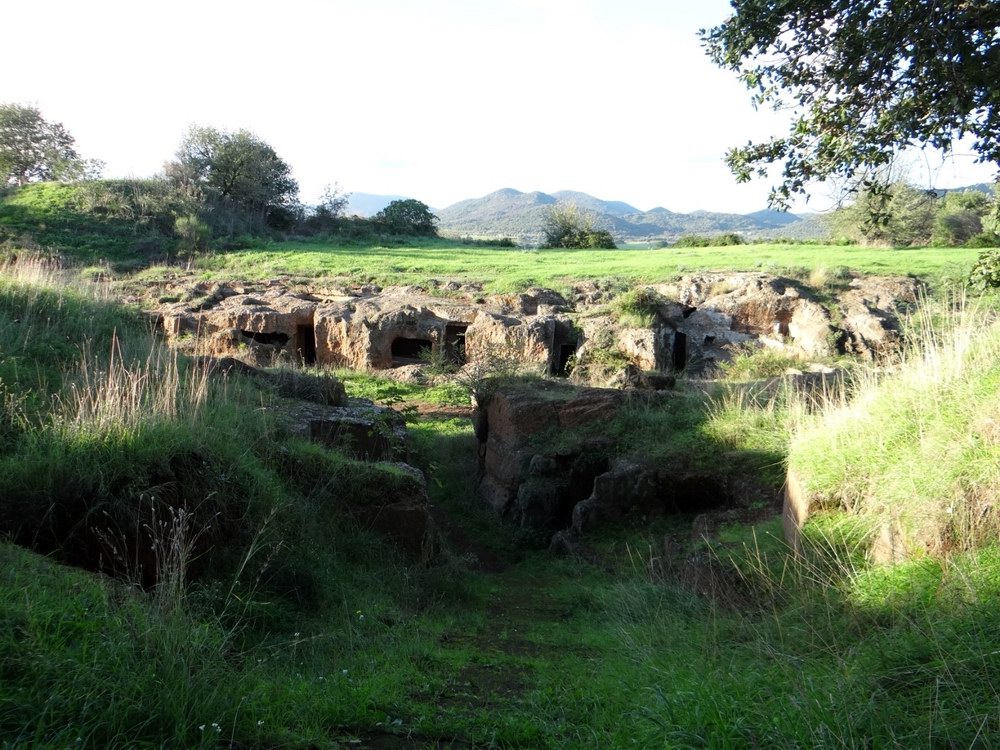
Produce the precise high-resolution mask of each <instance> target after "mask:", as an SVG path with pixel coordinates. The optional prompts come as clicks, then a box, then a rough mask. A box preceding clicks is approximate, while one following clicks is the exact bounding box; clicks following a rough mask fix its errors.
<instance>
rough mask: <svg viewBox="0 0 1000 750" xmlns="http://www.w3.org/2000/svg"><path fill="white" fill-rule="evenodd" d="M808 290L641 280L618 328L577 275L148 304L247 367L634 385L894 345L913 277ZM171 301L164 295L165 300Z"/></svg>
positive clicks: (224, 292) (232, 293) (264, 288)
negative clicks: (532, 282) (767, 355)
mask: <svg viewBox="0 0 1000 750" xmlns="http://www.w3.org/2000/svg"><path fill="white" fill-rule="evenodd" d="M838 283H839V284H840V286H839V288H835V289H833V290H832V291H830V290H827V291H826V292H824V295H823V296H824V299H825V301H824V303H823V304H821V303H820V301H819V298H818V297H817V294H816V293H815V292H813V291H812V290H810V288H809V287H808V286H806V285H804V284H802V283H800V282H797V281H795V280H792V279H788V278H783V277H779V276H775V275H772V274H767V273H761V272H751V273H701V274H693V275H690V276H685V277H683V278H682V279H680V280H679V281H677V282H674V283H672V284H659V285H653V286H650V287H646V294H645V298H646V299H647V300H649V301H650V305H651V307H650V309H649V310H648V311H647V312H648V314H649V315H648V317H649V320H650V323H649V325H647V326H641V327H637V326H635V325H624V324H622V322H620V320H619V316H618V315H617V314H616V313H615V309H614V300H615V297H616V295H617V294H620V291H621V290H620V288H616V287H614V286H613V285H610V284H605V283H596V282H585V283H581V284H578V285H577V286H576V287H575V288H574V293H573V296H572V299H571V300H567V299H565V298H563V297H562V296H561V295H560V294H558V293H557V292H555V291H552V290H549V289H530V290H528V291H526V292H524V293H521V294H498V295H486V294H484V293H483V292H482V290H481V288H479V287H477V286H475V285H468V284H458V283H457V282H447V283H442V282H438V281H431V282H428V284H427V285H426V286H425V287H422V288H417V287H412V286H411V287H395V288H388V289H381V288H379V287H377V286H363V287H357V288H350V289H347V288H343V289H322V290H320V289H313V290H311V291H308V292H307V291H301V290H295V289H292V288H290V287H288V286H286V285H284V284H283V283H281V282H278V281H272V282H267V283H263V284H255V285H250V284H237V283H233V284H197V285H195V286H194V287H192V288H188V289H183V290H182V291H181V292H180V293H178V294H176V295H175V297H179V298H181V299H183V300H185V301H177V302H165V303H162V304H161V305H160V307H159V309H158V310H157V313H156V314H157V317H158V319H159V320H160V322H161V323H162V327H163V330H164V331H165V332H166V334H167V336H168V338H170V339H171V340H172V341H174V342H176V343H181V344H185V345H187V346H189V347H190V348H191V349H192V350H193V351H197V352H199V353H202V354H207V355H213V356H232V357H239V358H240V359H243V360H245V361H247V362H250V363H251V364H272V363H280V362H282V361H287V362H304V363H306V364H317V365H324V366H334V367H348V368H352V369H362V370H379V369H388V368H397V367H405V366H410V365H415V364H420V363H423V362H426V361H428V360H431V361H433V360H437V361H444V362H448V363H450V364H453V365H459V366H460V365H462V364H463V363H464V362H466V361H472V360H477V361H482V360H489V359H497V358H505V359H517V360H519V361H521V362H522V363H523V364H524V365H526V366H528V367H533V368H535V369H536V370H537V371H539V372H548V373H550V374H566V373H567V372H569V371H571V370H575V371H576V378H577V379H578V380H580V381H581V382H597V383H601V384H607V383H612V382H614V383H615V384H616V385H618V386H622V385H624V386H627V387H634V386H636V385H640V386H641V385H642V382H643V381H642V380H641V379H639V380H636V379H635V378H629V377H624V378H623V377H621V376H620V373H621V371H622V369H623V368H624V367H625V366H626V365H630V366H632V367H634V368H637V369H638V370H639V371H640V372H641V373H657V372H673V371H679V370H687V371H689V372H691V373H695V374H697V373H698V372H701V371H709V370H710V369H711V367H712V365H713V364H714V363H716V362H721V361H725V360H726V359H728V358H729V357H731V356H732V353H733V352H734V351H736V350H738V349H739V348H741V347H762V346H763V347H770V348H774V349H778V350H781V351H782V352H784V353H786V354H788V355H789V356H793V357H800V358H802V359H804V360H809V359H815V358H822V357H827V356H830V355H833V354H836V353H855V354H859V355H861V356H864V357H878V356H882V355H885V354H888V353H890V352H892V351H893V350H894V349H895V348H896V347H898V345H899V342H900V334H899V330H900V319H901V317H902V316H904V315H905V314H906V313H907V312H908V310H910V309H912V307H913V306H914V304H915V302H916V299H917V296H918V294H919V284H918V282H917V281H915V280H913V279H908V278H875V277H869V278H863V279H852V280H844V281H843V282H838ZM167 298H168V299H169V298H170V296H169V295H168V296H167Z"/></svg>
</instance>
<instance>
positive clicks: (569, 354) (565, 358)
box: [552, 344, 576, 378]
mask: <svg viewBox="0 0 1000 750" xmlns="http://www.w3.org/2000/svg"><path fill="white" fill-rule="evenodd" d="M574 354H576V344H560V345H559V357H558V358H557V359H556V361H555V362H553V363H552V374H553V375H558V376H559V377H563V378H565V377H567V376H568V375H569V361H570V360H571V359H572V358H573V355H574Z"/></svg>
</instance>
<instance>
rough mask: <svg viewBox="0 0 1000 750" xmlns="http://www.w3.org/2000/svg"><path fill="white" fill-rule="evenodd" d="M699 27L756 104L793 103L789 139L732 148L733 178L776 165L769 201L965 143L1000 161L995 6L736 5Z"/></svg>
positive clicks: (871, 2)
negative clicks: (778, 171) (916, 150)
mask: <svg viewBox="0 0 1000 750" xmlns="http://www.w3.org/2000/svg"><path fill="white" fill-rule="evenodd" d="M732 5H733V8H734V9H735V12H734V14H733V15H732V16H731V17H730V18H729V19H727V20H726V21H725V22H724V23H722V24H721V25H719V26H716V27H714V28H712V29H708V30H702V32H701V36H702V41H703V43H704V45H705V48H706V51H707V53H708V55H709V56H710V57H711V58H712V60H713V61H714V62H715V63H716V64H717V65H719V66H721V67H723V68H728V69H730V70H733V71H736V72H737V73H738V74H739V77H740V79H741V80H742V81H743V82H744V83H745V84H746V86H747V87H748V88H749V89H750V90H751V91H753V92H754V102H755V104H757V105H761V104H771V105H774V106H775V107H776V108H783V107H791V108H792V109H794V111H795V113H796V116H795V117H794V119H793V121H792V124H791V128H790V130H789V132H788V134H787V135H785V136H783V137H775V138H772V139H771V140H770V141H768V142H766V143H752V142H751V143H748V144H747V145H746V146H743V147H741V148H733V149H731V150H730V151H729V152H728V153H727V155H726V162H727V164H728V165H729V167H730V169H731V170H732V171H733V173H734V174H735V175H736V178H737V180H738V181H739V182H746V181H748V180H750V179H751V177H753V176H754V175H755V174H756V175H758V176H766V174H767V165H769V164H773V163H783V164H784V169H783V172H782V181H781V183H780V184H779V185H778V186H777V187H775V188H774V189H773V190H772V192H771V197H770V201H771V204H772V205H774V206H776V207H780V208H787V207H788V204H789V199H790V198H791V196H792V195H794V194H800V193H805V187H806V184H807V183H808V182H810V181H812V180H823V179H825V178H827V177H831V176H843V177H847V178H857V177H864V176H866V175H867V174H868V172H869V171H870V170H872V169H877V168H879V167H883V166H885V165H887V164H889V163H890V161H891V160H892V158H893V156H894V155H895V153H897V152H898V150H899V149H901V148H905V147H907V146H924V145H930V146H933V147H935V148H939V149H943V150H948V149H950V148H951V146H952V144H953V143H954V142H955V141H956V140H957V139H958V138H960V137H963V136H970V137H971V138H972V142H973V149H974V150H975V152H976V153H977V154H978V157H979V159H980V161H984V162H993V163H1000V88H998V87H997V85H996V82H997V81H998V80H1000V3H998V2H996V0H792V1H790V0H733V3H732Z"/></svg>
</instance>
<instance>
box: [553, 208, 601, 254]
mask: <svg viewBox="0 0 1000 750" xmlns="http://www.w3.org/2000/svg"><path fill="white" fill-rule="evenodd" d="M542 231H543V232H544V233H545V240H544V241H543V242H542V247H561V248H567V249H580V250H587V249H591V250H597V249H602V250H614V249H616V248H617V247H618V246H617V245H616V244H615V239H614V237H612V236H611V233H610V232H608V231H607V230H605V229H595V228H594V217H593V216H592V215H591V214H589V213H586V212H584V211H581V210H580V209H579V208H578V207H577V206H576V205H575V204H573V203H566V204H558V205H555V206H552V207H551V208H550V209H549V212H548V214H547V215H546V217H545V224H544V226H543V230H542Z"/></svg>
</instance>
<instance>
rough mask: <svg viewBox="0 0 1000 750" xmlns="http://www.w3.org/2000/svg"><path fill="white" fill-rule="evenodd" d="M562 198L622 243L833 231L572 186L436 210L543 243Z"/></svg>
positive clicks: (784, 218)
mask: <svg viewBox="0 0 1000 750" xmlns="http://www.w3.org/2000/svg"><path fill="white" fill-rule="evenodd" d="M400 197H401V196H384V195H374V194H370V193H354V194H352V195H351V199H350V203H349V206H348V212H349V213H356V214H358V215H361V216H371V215H373V214H375V213H377V212H378V211H379V210H381V209H382V208H384V207H385V206H386V205H388V204H389V202H390V201H392V200H397V199H399V198H400ZM557 203H573V204H576V205H577V206H578V207H579V208H581V209H582V210H584V211H586V212H588V213H590V214H591V215H592V216H593V217H594V223H595V226H596V228H598V229H607V230H608V231H609V232H611V234H612V235H613V236H614V238H615V240H616V241H617V242H618V243H619V244H621V243H626V242H654V243H655V242H672V241H674V240H676V239H677V238H678V237H680V236H681V235H684V234H719V233H723V232H737V233H739V234H741V235H743V236H744V237H746V238H763V237H788V238H794V239H818V238H823V237H826V236H827V234H828V232H827V229H826V227H825V225H824V223H823V221H822V219H821V218H820V217H817V216H798V215H796V214H790V213H781V212H778V211H771V210H768V209H764V210H761V211H756V212H754V213H750V214H729V213H718V212H714V211H694V212H692V213H677V212H674V211H670V210H668V209H666V208H661V207H657V208H654V209H651V210H649V211H642V210H640V209H638V208H636V207H635V206H632V205H630V204H628V203H624V202H622V201H606V200H601V199H599V198H595V197H594V196H592V195H588V194H587V193H581V192H576V191H572V190H560V191H558V192H555V193H551V194H549V193H542V192H538V191H534V192H530V193H523V192H521V191H519V190H514V189H513V188H504V189H502V190H497V191H495V192H493V193H490V194H489V195H484V196H483V197H481V198H470V199H468V200H463V201H459V202H458V203H455V204H453V205H451V206H448V207H447V208H443V209H435V213H436V214H437V216H438V218H439V219H440V229H441V231H442V233H444V234H456V235H462V236H472V237H484V238H487V237H510V238H512V239H515V240H517V241H518V242H519V243H520V244H523V245H537V244H539V243H540V242H541V240H542V236H543V231H542V228H543V226H544V223H545V217H546V215H547V212H548V210H549V209H550V208H551V207H552V206H553V205H555V204H557Z"/></svg>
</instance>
